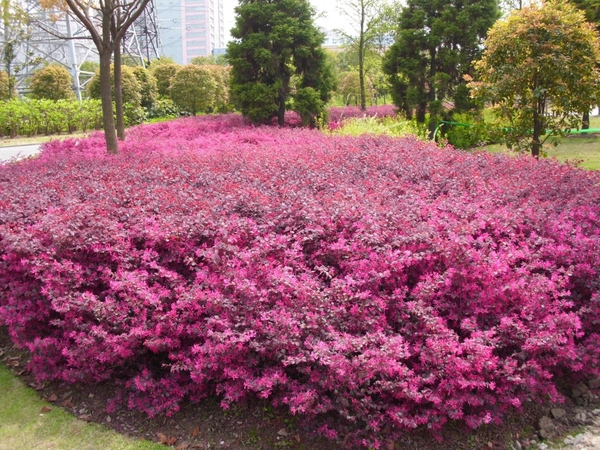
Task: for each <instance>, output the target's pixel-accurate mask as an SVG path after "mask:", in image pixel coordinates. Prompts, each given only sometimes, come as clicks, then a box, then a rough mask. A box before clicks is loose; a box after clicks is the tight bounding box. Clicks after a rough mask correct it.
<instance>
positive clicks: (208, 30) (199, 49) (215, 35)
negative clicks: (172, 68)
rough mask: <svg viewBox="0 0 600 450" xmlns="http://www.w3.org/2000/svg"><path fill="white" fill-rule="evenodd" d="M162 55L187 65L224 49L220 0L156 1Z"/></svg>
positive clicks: (222, 14) (221, 2)
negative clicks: (196, 58)
mask: <svg viewBox="0 0 600 450" xmlns="http://www.w3.org/2000/svg"><path fill="white" fill-rule="evenodd" d="M155 3H156V12H157V16H158V28H159V33H160V37H161V42H162V51H163V56H168V57H170V58H173V60H174V61H175V62H177V63H179V64H188V63H189V62H190V61H191V60H192V59H193V58H195V57H196V56H209V55H211V54H212V51H213V50H214V49H215V48H223V47H225V34H226V33H225V16H224V7H223V0H155Z"/></svg>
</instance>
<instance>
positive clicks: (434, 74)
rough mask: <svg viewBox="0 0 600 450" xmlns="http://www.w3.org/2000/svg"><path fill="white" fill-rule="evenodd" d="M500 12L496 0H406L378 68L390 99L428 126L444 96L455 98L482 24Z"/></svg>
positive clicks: (483, 29)
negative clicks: (389, 87)
mask: <svg viewBox="0 0 600 450" xmlns="http://www.w3.org/2000/svg"><path fill="white" fill-rule="evenodd" d="M499 17H500V8H499V5H498V0H407V4H406V6H405V7H404V9H403V10H402V12H401V13H400V16H399V23H398V31H397V34H396V42H395V43H394V44H393V45H392V46H391V47H390V48H389V49H388V51H387V52H386V55H385V60H384V72H385V73H386V74H387V75H388V76H389V79H390V83H391V84H392V97H393V99H394V103H396V105H397V106H398V107H400V108H401V109H402V110H404V111H405V112H407V113H408V115H411V114H412V111H413V110H416V119H417V121H418V122H420V123H424V122H425V114H426V112H427V111H429V113H430V116H431V119H430V123H429V125H430V131H433V129H434V128H435V126H436V121H437V118H438V117H439V115H440V114H441V112H442V111H443V109H442V102H443V100H444V99H446V98H450V99H453V100H455V101H458V102H457V103H461V100H462V99H461V98H457V95H458V97H460V95H461V93H464V92H466V91H465V89H464V83H465V82H464V80H463V76H464V75H466V74H469V73H470V72H471V71H472V67H471V63H472V61H473V60H475V59H477V58H478V57H479V56H480V55H481V50H482V45H481V44H482V42H483V39H484V38H485V36H486V33H487V31H488V29H489V28H490V27H491V26H492V25H493V24H494V22H496V20H497V19H498V18H499Z"/></svg>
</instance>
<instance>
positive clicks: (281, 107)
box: [277, 88, 285, 127]
mask: <svg viewBox="0 0 600 450" xmlns="http://www.w3.org/2000/svg"><path fill="white" fill-rule="evenodd" d="M282 90H283V88H281V90H280V91H279V110H278V111H277V123H278V124H279V126H280V127H282V126H284V125H285V94H284V93H283V92H282Z"/></svg>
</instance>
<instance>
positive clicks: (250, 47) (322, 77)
mask: <svg viewBox="0 0 600 450" xmlns="http://www.w3.org/2000/svg"><path fill="white" fill-rule="evenodd" d="M235 11H236V14H237V18H236V25H235V27H234V28H233V29H232V30H231V35H232V37H233V38H234V40H233V41H231V42H230V43H229V45H228V47H227V55H228V60H229V63H230V64H231V94H232V98H233V101H234V103H235V105H236V106H237V107H238V108H239V109H240V110H241V112H242V114H243V115H244V116H246V117H248V118H249V119H250V120H252V121H253V122H255V123H259V122H264V121H268V120H269V119H271V118H272V117H277V119H278V122H279V124H280V125H283V123H284V115H285V111H286V107H287V104H288V103H289V102H290V101H291V104H292V107H293V108H294V109H296V110H298V111H299V112H300V113H301V114H302V116H303V119H307V118H310V117H312V116H313V115H316V114H320V113H322V112H323V111H324V109H325V102H327V100H329V97H330V93H331V90H332V88H333V84H334V83H333V75H332V72H331V69H330V66H329V65H328V64H327V61H326V57H325V53H324V51H323V50H322V49H321V44H322V43H323V39H324V35H323V33H321V32H319V31H318V30H317V28H316V27H315V25H314V23H313V15H314V11H313V9H312V8H311V6H310V3H309V2H308V0H240V3H239V5H238V6H237V7H236V9H235ZM292 77H294V80H295V82H292Z"/></svg>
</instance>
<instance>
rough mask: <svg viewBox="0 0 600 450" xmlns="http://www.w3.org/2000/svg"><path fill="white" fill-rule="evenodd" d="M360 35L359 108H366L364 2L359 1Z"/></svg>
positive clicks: (363, 109)
mask: <svg viewBox="0 0 600 450" xmlns="http://www.w3.org/2000/svg"><path fill="white" fill-rule="evenodd" d="M360 6H361V11H360V36H359V40H358V81H359V84H360V109H361V110H362V111H365V110H366V109H367V99H366V95H365V31H364V30H365V4H364V1H363V0H361V2H360Z"/></svg>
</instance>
